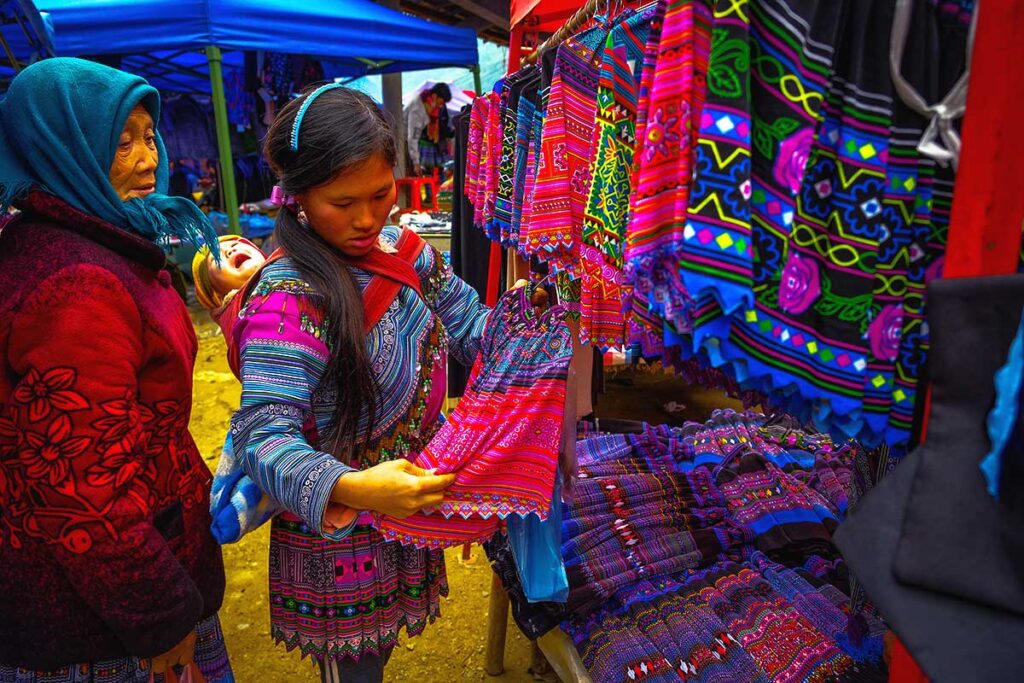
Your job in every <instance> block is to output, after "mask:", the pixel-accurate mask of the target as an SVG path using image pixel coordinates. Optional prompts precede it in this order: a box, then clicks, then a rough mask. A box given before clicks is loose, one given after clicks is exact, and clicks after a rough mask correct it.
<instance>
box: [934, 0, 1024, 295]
mask: <svg viewBox="0 0 1024 683" xmlns="http://www.w3.org/2000/svg"><path fill="white" fill-rule="evenodd" d="M977 11H980V12H981V14H979V15H978V26H977V34H976V37H975V40H974V45H975V47H974V55H973V57H972V60H971V79H970V82H969V84H968V90H967V110H966V112H965V114H964V125H963V151H962V153H961V155H960V168H959V169H958V170H957V177H956V188H955V190H954V194H953V215H952V216H951V218H950V225H949V241H948V243H947V245H946V265H945V268H944V273H943V277H970V276H972V275H999V274H1004V273H1015V272H1016V271H1017V262H1018V260H1019V258H1020V257H1019V254H1020V240H1021V224H1022V221H1024V164H1022V163H1021V159H1024V136H1022V135H1021V132H1020V112H1021V111H1022V110H1024V109H1022V107H1024V88H1021V86H1020V82H1019V78H1020V76H1021V75H1022V71H1021V69H1022V68H1024V40H1021V38H1020V36H1019V27H1020V26H1021V25H1022V22H1024V4H1021V3H1019V2H1016V1H1015V0H985V2H982V3H978V10H977ZM1014 73H1016V74H1017V78H1016V79H1015V78H1014V76H1013V74H1014Z"/></svg>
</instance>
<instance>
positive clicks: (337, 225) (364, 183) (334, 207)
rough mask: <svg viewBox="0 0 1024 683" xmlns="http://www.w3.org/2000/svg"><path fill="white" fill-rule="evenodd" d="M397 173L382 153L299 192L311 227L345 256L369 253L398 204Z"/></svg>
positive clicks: (297, 196)
mask: <svg viewBox="0 0 1024 683" xmlns="http://www.w3.org/2000/svg"><path fill="white" fill-rule="evenodd" d="M396 196H397V191H396V189H395V175H394V173H393V172H392V170H391V164H389V163H388V162H387V160H386V159H385V158H384V157H383V156H381V155H375V156H373V157H370V158H369V159H367V160H366V161H365V162H363V163H361V164H357V165H355V166H352V167H350V168H347V169H345V170H344V171H342V172H341V173H339V174H338V175H337V176H335V177H334V178H333V179H332V180H330V181H329V182H327V183H325V184H323V185H321V186H319V187H314V188H312V189H311V190H307V191H306V192H303V193H301V194H297V195H296V196H295V198H296V199H297V200H298V202H299V205H300V206H301V207H302V210H303V211H305V213H306V219H307V220H308V221H309V225H310V228H312V230H313V231H314V232H316V233H317V234H318V235H320V236H321V237H322V238H324V240H325V241H326V242H327V243H328V244H330V245H331V246H332V247H334V248H335V249H337V250H338V251H340V252H341V253H342V254H344V255H346V256H350V257H353V258H357V257H360V256H365V255H366V254H368V253H369V252H370V251H371V250H372V249H373V248H374V246H375V245H376V244H377V237H378V236H379V235H380V231H381V229H382V228H383V227H384V223H385V222H386V221H387V219H388V214H389V213H390V212H391V207H392V205H394V203H395V198H396Z"/></svg>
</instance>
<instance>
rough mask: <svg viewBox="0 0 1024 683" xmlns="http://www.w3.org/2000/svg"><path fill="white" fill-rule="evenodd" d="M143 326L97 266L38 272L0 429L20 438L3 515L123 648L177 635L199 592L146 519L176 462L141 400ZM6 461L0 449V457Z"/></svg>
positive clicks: (16, 325)
mask: <svg viewBox="0 0 1024 683" xmlns="http://www.w3.org/2000/svg"><path fill="white" fill-rule="evenodd" d="M143 353H144V349H143V322H142V318H141V315H140V313H139V309H138V307H137V305H136V303H135V300H134V299H133V298H132V297H131V296H130V295H129V293H128V291H127V290H126V289H125V287H124V285H123V284H122V283H121V281H120V280H119V279H118V278H117V277H116V276H114V275H113V274H112V273H110V272H109V271H107V270H105V269H103V268H100V267H98V266H86V265H78V266H71V267H68V268H64V269H62V270H60V271H58V272H56V273H54V274H53V275H51V276H50V277H49V278H48V279H46V280H45V281H44V282H43V283H42V285H41V286H40V287H39V288H38V289H37V290H36V291H35V293H34V294H33V295H32V296H31V297H30V298H28V299H27V300H26V301H25V303H24V305H23V306H22V309H21V310H20V311H19V312H18V314H17V315H16V316H15V317H14V318H13V320H12V324H11V329H10V338H9V344H8V361H9V363H10V367H11V368H12V369H13V371H14V373H15V375H16V378H15V388H14V391H13V392H12V395H11V402H10V406H9V409H8V411H7V412H6V413H5V414H3V415H0V429H2V430H3V431H5V432H7V434H8V435H9V436H11V437H12V438H11V439H9V440H8V441H9V443H17V444H18V450H17V453H16V457H17V461H18V465H19V467H18V469H17V472H16V473H15V474H14V475H12V476H13V477H14V478H11V479H7V478H5V479H4V482H0V483H3V484H5V485H9V486H17V487H22V489H23V491H24V495H21V496H18V498H17V500H18V504H17V505H16V506H15V507H14V508H11V509H8V510H4V511H3V514H4V516H9V519H17V518H19V517H21V518H23V519H24V520H25V522H24V528H25V530H26V533H30V534H32V535H34V536H36V537H38V538H40V539H42V540H44V541H46V542H47V547H48V548H49V550H50V552H52V554H53V557H54V558H55V559H56V561H57V562H58V563H59V564H60V565H61V567H62V568H63V570H64V571H65V572H66V574H67V576H68V578H69V579H70V583H71V584H72V585H73V586H74V587H75V590H76V591H77V592H78V593H79V595H80V596H81V597H82V599H83V600H84V601H85V602H86V603H87V604H88V605H89V607H90V608H91V609H92V610H93V611H94V612H95V613H96V614H97V615H98V616H99V617H100V618H101V619H103V620H104V622H105V623H106V624H107V626H108V627H109V628H110V630H111V631H112V632H113V633H115V634H116V636H117V637H118V639H119V640H120V641H121V642H122V643H123V644H124V646H125V648H126V649H127V651H129V652H136V653H142V652H144V651H145V650H146V649H147V648H148V647H152V641H153V638H154V634H166V633H180V634H181V635H184V634H185V633H187V632H188V631H189V630H190V629H191V628H193V627H194V626H195V624H196V623H197V622H198V621H199V619H200V617H201V616H202V611H203V598H202V596H201V595H200V592H199V590H198V588H197V587H196V585H195V583H194V582H193V581H192V579H191V578H190V576H189V574H188V572H187V570H186V569H185V568H184V567H182V565H181V564H180V562H179V561H178V559H177V558H176V557H175V554H174V552H173V551H172V549H171V548H170V546H169V545H168V542H167V540H165V538H164V536H163V535H162V534H161V532H160V531H159V530H158V529H157V528H156V527H155V526H154V521H153V519H154V513H155V512H157V510H155V509H154V505H155V502H154V501H155V499H156V493H155V492H156V487H157V481H158V480H159V481H163V478H165V477H167V476H168V469H171V468H174V469H176V468H177V466H178V465H177V464H175V463H173V462H171V461H170V460H168V457H169V455H170V456H171V457H173V454H171V453H170V451H169V450H168V449H167V447H166V443H164V444H163V445H162V444H161V437H160V436H159V435H157V434H156V433H154V432H153V431H152V425H151V421H152V419H153V413H152V411H150V410H149V409H148V408H145V407H143V406H141V405H140V404H139V403H138V402H137V400H136V397H137V396H138V395H139V374H140V372H141V371H142V369H143V357H144V356H143ZM3 455H4V457H6V454H3Z"/></svg>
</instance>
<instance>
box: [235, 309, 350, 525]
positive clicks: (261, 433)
mask: <svg viewBox="0 0 1024 683" xmlns="http://www.w3.org/2000/svg"><path fill="white" fill-rule="evenodd" d="M235 335H236V339H237V341H238V344H239V346H240V348H241V379H242V400H241V407H240V408H239V410H238V411H237V412H236V413H235V415H234V417H233V418H232V420H231V438H232V441H233V447H234V449H235V457H236V458H237V459H238V461H239V462H241V463H242V467H243V468H244V469H245V472H246V474H248V475H249V476H250V477H251V478H252V479H253V481H255V482H256V484H257V485H258V486H259V487H260V489H262V490H263V491H264V492H265V493H266V494H267V495H269V496H270V497H271V498H273V499H274V500H276V501H277V502H278V503H280V504H281V505H283V506H284V507H285V508H286V509H287V510H289V511H290V512H292V513H293V514H295V515H297V516H299V517H301V518H302V519H303V521H305V522H306V524H307V525H308V526H309V528H310V529H315V530H318V531H319V532H320V533H321V534H322V535H323V536H324V537H326V538H332V539H339V538H343V537H344V536H346V535H347V534H348V533H349V532H350V531H351V529H352V527H353V526H354V525H355V519H356V515H355V514H354V511H351V510H347V509H344V508H339V506H337V505H334V504H331V503H330V496H331V492H332V491H333V489H334V485H335V483H337V481H338V479H339V478H340V477H341V476H342V475H344V474H346V473H348V472H351V471H353V469H352V468H351V467H348V466H347V465H343V464H342V463H340V462H339V461H338V460H337V459H336V458H335V457H334V456H332V455H330V454H328V453H324V452H322V451H320V450H317V449H316V448H314V447H313V446H311V445H310V444H309V441H308V440H307V438H306V436H305V433H304V431H303V427H304V426H305V425H307V424H312V422H313V417H312V416H313V392H314V390H315V389H316V387H317V386H319V384H320V381H321V379H322V378H323V375H324V372H325V370H326V368H327V363H328V361H329V360H330V351H329V350H328V348H327V345H326V344H325V343H324V342H323V341H322V339H323V336H324V335H323V332H322V314H321V313H320V311H319V309H318V308H317V306H316V305H315V304H314V303H313V302H312V296H311V295H308V294H301V293H293V292H289V291H284V290H282V289H277V290H271V291H270V292H269V293H264V294H260V293H259V291H258V290H257V293H256V295H255V296H254V297H253V300H252V301H251V302H250V303H249V304H248V308H247V310H246V311H244V312H243V315H242V316H241V317H240V318H239V321H238V323H237V328H236V330H235Z"/></svg>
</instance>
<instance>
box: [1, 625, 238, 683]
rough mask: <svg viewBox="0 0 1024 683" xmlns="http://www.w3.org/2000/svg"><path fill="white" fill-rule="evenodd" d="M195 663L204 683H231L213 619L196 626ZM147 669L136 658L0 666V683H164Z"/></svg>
mask: <svg viewBox="0 0 1024 683" xmlns="http://www.w3.org/2000/svg"><path fill="white" fill-rule="evenodd" d="M195 661H196V664H197V665H198V666H199V670H200V671H201V672H202V674H203V678H204V679H205V680H206V682H207V683H234V681H235V677H234V676H233V675H232V673H231V663H230V662H229V661H228V651H227V648H226V647H225V645H224V633H223V632H222V631H221V628H220V620H219V619H218V618H217V615H213V616H212V617H210V618H208V619H205V620H203V621H201V622H199V624H198V625H197V626H196V649H195ZM150 669H151V666H150V660H149V659H140V658H138V657H119V658H118V659H108V660H104V661H99V662H83V663H81V664H73V665H71V666H67V667H63V668H60V669H56V670H53V671H29V670H27V669H21V668H19V667H15V666H7V665H5V664H0V683H149V682H150V680H152V681H153V683H164V680H165V679H164V675H163V674H153V678H152V679H150Z"/></svg>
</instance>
